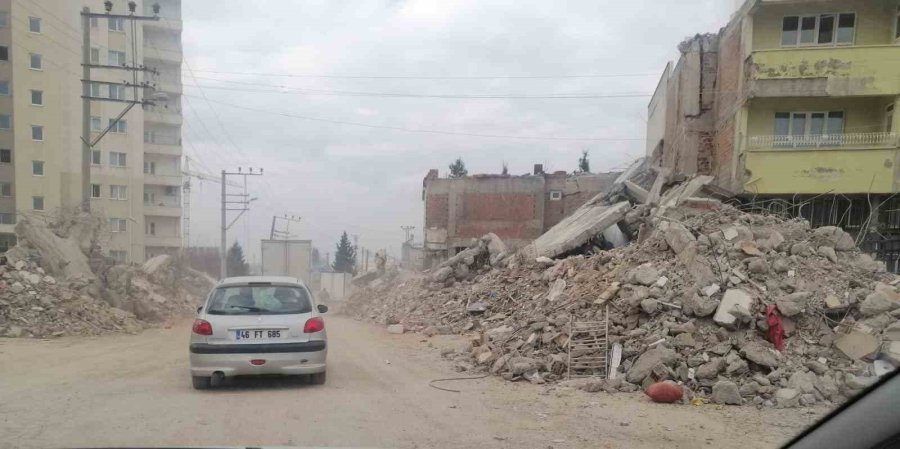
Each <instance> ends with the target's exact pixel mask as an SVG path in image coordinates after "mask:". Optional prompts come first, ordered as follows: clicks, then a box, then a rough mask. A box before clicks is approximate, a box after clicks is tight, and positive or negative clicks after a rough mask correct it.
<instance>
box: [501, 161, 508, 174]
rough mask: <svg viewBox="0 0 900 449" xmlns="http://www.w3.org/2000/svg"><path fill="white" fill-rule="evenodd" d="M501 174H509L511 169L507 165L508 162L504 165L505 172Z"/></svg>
mask: <svg viewBox="0 0 900 449" xmlns="http://www.w3.org/2000/svg"><path fill="white" fill-rule="evenodd" d="M500 174H501V175H504V176H506V175H508V174H509V167H508V166H507V165H506V162H504V163H503V172H501V173H500Z"/></svg>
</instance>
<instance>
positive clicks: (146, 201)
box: [144, 192, 156, 204]
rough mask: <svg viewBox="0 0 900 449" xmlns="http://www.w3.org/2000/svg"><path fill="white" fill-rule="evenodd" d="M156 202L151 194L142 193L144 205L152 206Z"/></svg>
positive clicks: (153, 194)
mask: <svg viewBox="0 0 900 449" xmlns="http://www.w3.org/2000/svg"><path fill="white" fill-rule="evenodd" d="M155 202H156V194H155V193H153V192H144V204H153V203H155Z"/></svg>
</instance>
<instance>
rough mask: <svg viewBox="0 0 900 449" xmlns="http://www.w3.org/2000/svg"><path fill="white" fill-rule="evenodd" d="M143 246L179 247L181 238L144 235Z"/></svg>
mask: <svg viewBox="0 0 900 449" xmlns="http://www.w3.org/2000/svg"><path fill="white" fill-rule="evenodd" d="M144 246H164V247H170V248H180V247H181V237H179V236H167V235H144Z"/></svg>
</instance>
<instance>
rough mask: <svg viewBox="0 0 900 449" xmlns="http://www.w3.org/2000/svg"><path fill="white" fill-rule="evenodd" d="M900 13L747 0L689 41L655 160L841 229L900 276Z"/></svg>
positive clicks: (673, 67) (852, 1)
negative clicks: (899, 134)
mask: <svg viewBox="0 0 900 449" xmlns="http://www.w3.org/2000/svg"><path fill="white" fill-rule="evenodd" d="M898 18H900V2H898V1H897V0H877V1H863V0H841V1H825V0H807V1H802V2H784V1H777V0H746V1H745V2H744V3H743V5H742V6H741V7H740V9H739V10H738V11H737V12H736V13H735V14H734V15H733V16H732V18H731V20H730V22H729V23H728V24H727V25H726V26H725V27H724V28H722V29H721V30H720V31H719V32H718V33H714V34H703V35H697V36H695V37H693V38H690V39H688V40H686V41H685V42H683V43H681V45H680V46H679V50H680V52H681V57H680V58H679V60H678V61H677V63H675V64H669V65H667V66H666V68H665V70H664V72H663V76H662V79H661V80H660V82H659V85H658V87H657V89H656V92H655V94H654V96H653V97H652V99H651V101H650V104H649V106H648V122H647V156H648V157H650V158H651V159H652V165H653V166H655V167H658V168H659V169H661V170H662V173H663V174H665V175H685V176H693V175H709V176H712V177H713V184H714V185H715V186H717V187H719V188H721V189H723V190H724V191H727V192H730V193H731V194H732V195H734V196H736V197H737V198H739V199H740V200H741V201H742V202H743V203H745V204H751V205H752V206H753V207H754V208H755V209H757V210H760V211H765V212H769V213H777V214H779V215H782V216H786V217H802V218H804V219H807V220H809V221H810V222H811V223H812V225H813V226H839V227H841V228H843V229H844V230H846V231H848V232H850V233H851V234H852V235H853V236H854V238H855V239H856V240H857V241H858V242H859V243H860V245H861V246H862V248H863V249H865V250H868V251H871V252H873V253H875V254H876V256H877V257H878V258H879V259H881V260H883V261H885V262H886V263H887V266H888V269H890V270H891V271H894V272H897V271H898V270H900V214H898V213H897V210H898V209H900V198H898V197H897V196H896V194H897V192H898V189H900V187H898V186H900V172H898V171H897V167H898V156H900V140H898V137H897V130H898V129H900V114H897V113H896V111H897V109H898V108H900V82H898V80H900V63H898V61H900V27H898V26H897V21H898V20H900V19H898Z"/></svg>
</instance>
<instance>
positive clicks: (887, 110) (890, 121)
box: [884, 103, 897, 133]
mask: <svg viewBox="0 0 900 449" xmlns="http://www.w3.org/2000/svg"><path fill="white" fill-rule="evenodd" d="M896 117H897V107H896V106H895V105H894V103H888V104H887V105H885V107H884V132H886V133H892V132H896V131H897V130H895V129H894V118H896Z"/></svg>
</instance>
